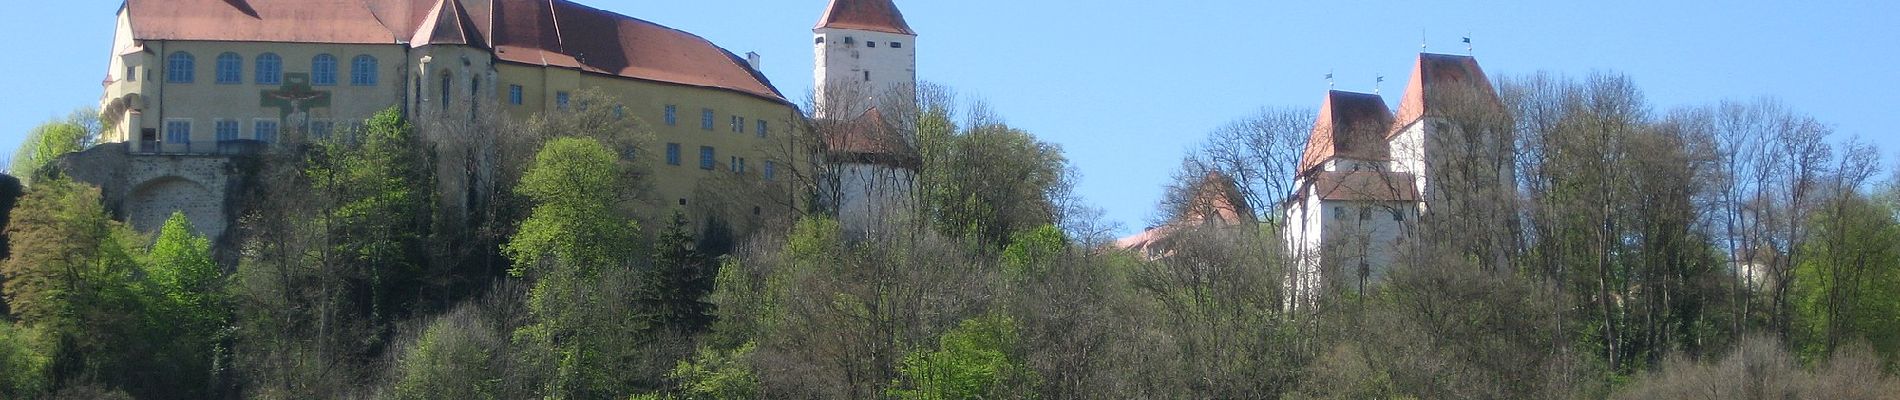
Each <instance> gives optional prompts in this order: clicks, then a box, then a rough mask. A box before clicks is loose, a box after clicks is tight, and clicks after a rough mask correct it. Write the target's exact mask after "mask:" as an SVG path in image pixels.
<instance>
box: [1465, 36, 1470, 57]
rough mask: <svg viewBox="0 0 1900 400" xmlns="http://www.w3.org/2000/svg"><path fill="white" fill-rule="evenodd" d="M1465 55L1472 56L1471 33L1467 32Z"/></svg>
mask: <svg viewBox="0 0 1900 400" xmlns="http://www.w3.org/2000/svg"><path fill="white" fill-rule="evenodd" d="M1465 55H1467V56H1468V55H1471V32H1465Z"/></svg>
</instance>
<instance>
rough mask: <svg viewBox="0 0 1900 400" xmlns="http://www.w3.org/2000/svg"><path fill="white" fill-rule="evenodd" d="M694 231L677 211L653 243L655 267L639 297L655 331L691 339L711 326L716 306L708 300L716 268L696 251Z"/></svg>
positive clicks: (642, 285) (649, 272)
mask: <svg viewBox="0 0 1900 400" xmlns="http://www.w3.org/2000/svg"><path fill="white" fill-rule="evenodd" d="M691 229H692V225H691V223H689V222H687V221H686V214H685V213H683V212H678V211H675V212H674V213H673V218H672V222H671V223H669V224H667V226H666V230H665V231H662V232H661V233H660V238H659V241H658V242H656V243H654V249H653V267H652V268H651V269H649V270H648V271H647V276H646V279H643V280H642V281H641V290H640V294H639V296H640V300H639V301H640V305H641V306H642V307H643V308H645V312H646V314H647V315H648V316H647V319H648V321H649V322H648V323H649V324H650V325H651V327H652V329H666V330H671V331H673V332H677V333H681V334H689V335H690V334H697V333H699V332H702V331H705V330H706V329H707V328H708V327H710V326H711V325H712V321H713V305H712V303H708V302H707V301H706V296H707V295H708V294H710V293H712V290H713V282H714V279H716V278H717V273H718V271H717V270H716V269H715V266H716V265H717V264H714V263H713V260H712V259H710V258H708V257H706V255H704V254H701V253H700V252H699V250H698V249H696V248H695V246H694V243H693V233H692V231H691Z"/></svg>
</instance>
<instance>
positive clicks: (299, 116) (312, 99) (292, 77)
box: [258, 73, 330, 132]
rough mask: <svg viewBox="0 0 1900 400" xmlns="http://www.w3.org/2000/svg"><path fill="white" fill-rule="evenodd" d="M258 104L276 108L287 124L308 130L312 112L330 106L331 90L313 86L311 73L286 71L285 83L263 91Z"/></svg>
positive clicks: (279, 117) (279, 116) (280, 117)
mask: <svg viewBox="0 0 1900 400" xmlns="http://www.w3.org/2000/svg"><path fill="white" fill-rule="evenodd" d="M258 105H259V106H262V107H267V108H276V109H277V110H278V115H277V117H278V120H279V121H284V125H285V126H288V127H295V128H296V129H297V130H300V131H305V132H308V131H309V129H310V112H311V111H312V110H315V109H319V108H330V91H327V90H315V88H313V87H311V86H310V74H306V73H286V74H284V85H283V86H281V87H278V88H277V89H276V90H265V91H263V92H262V93H261V96H260V100H259V104H258Z"/></svg>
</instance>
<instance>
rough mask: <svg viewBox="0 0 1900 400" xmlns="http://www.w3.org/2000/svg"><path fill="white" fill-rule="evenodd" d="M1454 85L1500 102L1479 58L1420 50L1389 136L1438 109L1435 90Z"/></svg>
mask: <svg viewBox="0 0 1900 400" xmlns="http://www.w3.org/2000/svg"><path fill="white" fill-rule="evenodd" d="M1452 85H1461V86H1464V87H1466V88H1474V89H1476V90H1478V91H1479V93H1483V94H1484V95H1485V96H1489V97H1490V98H1491V101H1492V102H1498V96H1497V90H1496V89H1493V88H1492V87H1491V79H1490V78H1487V77H1485V75H1484V69H1483V68H1479V67H1478V59H1476V58H1472V57H1471V56H1458V55H1450V54H1432V53H1419V55H1418V63H1416V64H1413V65H1412V82H1411V83H1409V84H1407V85H1406V86H1405V98H1404V99H1403V100H1400V102H1399V114H1398V118H1397V119H1395V120H1394V121H1393V122H1394V124H1393V125H1392V129H1391V132H1390V135H1397V134H1399V133H1400V132H1401V131H1402V130H1404V129H1405V127H1406V126H1408V125H1411V124H1412V123H1413V122H1418V120H1419V119H1422V118H1425V116H1426V114H1429V113H1432V112H1435V111H1434V110H1433V109H1432V108H1433V105H1432V104H1430V100H1431V99H1432V98H1433V96H1434V93H1435V92H1436V91H1437V90H1438V89H1440V88H1444V87H1449V86H1452ZM1498 104H1502V103H1501V102H1499V103H1498Z"/></svg>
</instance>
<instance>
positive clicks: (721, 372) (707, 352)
mask: <svg viewBox="0 0 1900 400" xmlns="http://www.w3.org/2000/svg"><path fill="white" fill-rule="evenodd" d="M756 350H758V345H756V344H753V343H746V344H744V345H740V346H739V347H738V348H734V349H731V350H719V349H715V348H701V349H700V350H699V354H697V355H695V356H694V357H693V359H692V360H691V361H686V360H682V361H680V363H679V366H677V367H674V368H673V372H671V373H668V374H667V377H669V378H672V379H673V380H675V381H677V382H678V383H679V393H680V395H679V398H681V399H690V400H725V399H752V398H758V397H759V378H758V377H757V376H756V375H754V374H753V373H752V367H751V364H749V363H748V362H747V361H748V360H749V359H750V358H751V357H752V354H753V352H754V351H756Z"/></svg>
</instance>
